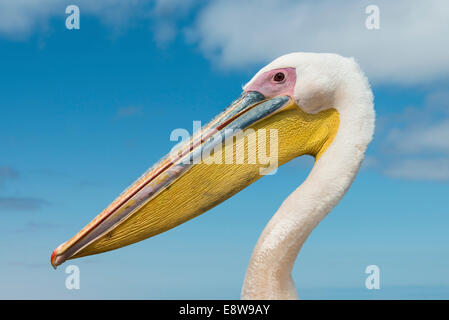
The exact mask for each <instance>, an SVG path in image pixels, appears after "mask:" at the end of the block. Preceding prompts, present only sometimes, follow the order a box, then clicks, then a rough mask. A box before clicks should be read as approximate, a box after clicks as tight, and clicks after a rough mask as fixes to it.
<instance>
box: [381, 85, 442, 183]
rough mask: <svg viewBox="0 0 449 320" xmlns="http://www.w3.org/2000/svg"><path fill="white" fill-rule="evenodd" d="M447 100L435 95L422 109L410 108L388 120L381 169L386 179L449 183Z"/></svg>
mask: <svg viewBox="0 0 449 320" xmlns="http://www.w3.org/2000/svg"><path fill="white" fill-rule="evenodd" d="M448 97H449V92H447V91H438V92H434V93H432V94H430V95H429V96H428V97H427V99H426V102H425V104H424V105H423V106H422V107H421V108H417V107H410V108H408V109H406V110H405V111H404V112H402V113H400V114H397V115H395V116H393V117H391V118H392V119H391V120H392V121H391V123H390V124H389V125H390V126H391V127H390V129H389V132H387V135H386V138H385V140H384V141H383V151H384V154H383V155H384V159H383V166H382V167H383V169H381V170H382V171H383V172H384V173H385V174H386V175H387V176H390V177H393V178H400V179H412V180H449V108H448V107H449V100H447V98H448ZM399 125H401V126H402V128H398V127H397V126H399Z"/></svg>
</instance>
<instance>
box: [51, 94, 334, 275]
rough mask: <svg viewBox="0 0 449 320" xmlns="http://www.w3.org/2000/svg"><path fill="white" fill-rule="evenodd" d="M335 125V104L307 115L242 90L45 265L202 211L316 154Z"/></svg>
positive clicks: (137, 237) (282, 99)
mask: <svg viewBox="0 0 449 320" xmlns="http://www.w3.org/2000/svg"><path fill="white" fill-rule="evenodd" d="M338 124H339V116H338V112H337V111H336V110H335V109H328V110H326V111H322V112H320V113H318V114H308V113H305V112H304V111H302V109H301V108H300V107H299V106H298V105H296V104H295V102H294V100H293V99H292V98H291V97H289V96H278V97H273V98H266V97H264V96H263V95H262V94H261V93H259V92H255V91H251V92H243V93H242V95H241V96H240V97H239V98H238V99H237V100H235V101H234V102H233V103H232V104H231V105H230V106H229V107H228V108H226V109H225V110H224V111H223V112H222V113H221V114H220V115H219V116H218V117H216V118H215V119H214V120H213V121H212V122H210V123H209V124H208V125H206V126H205V127H204V128H203V129H202V130H200V131H199V132H198V133H196V134H195V135H193V137H192V138H191V139H190V141H188V142H186V143H184V144H182V145H180V146H179V147H177V148H176V151H175V152H171V153H169V154H168V155H167V156H166V157H165V158H163V159H162V160H161V161H160V162H159V163H158V164H156V165H155V166H153V167H152V168H150V169H149V170H148V171H147V172H146V173H144V174H143V175H142V176H141V177H140V178H139V179H138V180H137V181H136V182H135V183H133V184H132V185H131V186H130V187H129V188H128V189H126V190H125V191H124V192H123V193H122V194H121V195H120V196H119V197H118V198H117V199H116V200H115V201H113V202H112V203H111V204H110V205H109V206H108V207H107V208H106V209H105V210H104V211H103V212H101V213H100V214H99V215H98V216H97V217H96V218H94V219H93V220H92V221H91V222H90V223H89V224H88V225H86V226H85V227H84V228H83V229H82V230H81V231H80V232H78V234H76V235H75V236H74V237H73V238H71V239H70V240H68V241H67V242H65V243H63V244H61V245H60V246H58V247H57V248H56V249H55V250H54V251H53V253H52V255H51V264H52V265H53V267H55V268H56V266H58V265H60V264H62V263H63V262H64V261H66V260H69V259H74V258H79V257H83V256H87V255H92V254H97V253H101V252H105V251H109V250H113V249H117V248H120V247H123V246H126V245H129V244H132V243H135V242H138V241H141V240H143V239H146V238H149V237H152V236H154V235H157V234H159V233H162V232H164V231H167V230H169V229H171V228H174V227H176V226H178V225H180V224H182V223H184V222H186V221H188V220H190V219H192V218H194V217H196V216H198V215H200V214H202V213H204V212H206V211H208V210H209V209H211V208H213V207H214V206H216V205H218V204H219V203H221V202H223V201H224V200H226V199H228V198H229V197H231V196H233V195H234V194H236V193H238V192H239V191H240V190H242V189H244V188H245V187H247V186H248V185H250V184H251V183H253V182H255V181H256V180H257V179H259V178H260V177H262V176H263V175H265V174H269V173H270V172H271V173H272V172H275V170H276V168H277V166H279V165H282V164H284V163H286V162H288V161H290V160H291V159H293V158H295V157H298V156H300V155H303V154H310V155H313V156H315V157H316V158H319V156H320V155H321V154H322V153H323V152H324V150H326V148H327V147H328V146H329V144H330V143H331V141H332V139H333V137H334V136H335V134H336V132H337V129H338ZM254 142H255V143H254ZM267 159H271V160H272V161H267Z"/></svg>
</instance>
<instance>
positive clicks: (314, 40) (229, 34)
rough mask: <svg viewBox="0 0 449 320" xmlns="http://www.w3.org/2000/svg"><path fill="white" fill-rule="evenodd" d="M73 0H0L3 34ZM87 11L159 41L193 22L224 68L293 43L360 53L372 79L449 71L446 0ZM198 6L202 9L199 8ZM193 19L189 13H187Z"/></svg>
mask: <svg viewBox="0 0 449 320" xmlns="http://www.w3.org/2000/svg"><path fill="white" fill-rule="evenodd" d="M72 2H73V1H70V0H39V1H37V0H14V1H0V34H3V35H7V36H10V37H20V36H23V35H28V34H30V33H32V32H34V30H36V29H40V28H43V27H45V26H46V24H47V23H48V21H49V19H50V18H54V17H65V10H64V9H65V7H66V6H67V5H68V4H72ZM76 4H77V5H78V6H79V7H80V10H81V15H83V14H88V15H94V16H96V17H98V18H99V19H101V20H102V21H103V22H104V23H107V24H109V25H113V26H121V25H123V24H124V23H126V22H128V21H129V20H130V19H140V20H144V21H148V22H149V24H150V25H151V26H152V30H153V32H154V40H155V41H156V42H157V43H158V44H159V45H166V44H168V43H169V42H170V41H172V40H173V39H174V38H175V36H176V35H177V34H178V32H179V30H180V29H184V28H185V27H186V25H185V24H186V23H190V22H187V21H185V20H186V19H185V17H186V16H188V15H189V14H190V13H191V12H192V11H194V16H195V19H194V22H193V23H192V24H191V25H190V26H187V31H186V36H187V40H188V41H193V42H194V43H196V44H197V45H198V47H199V48H200V50H201V51H202V52H203V54H205V55H206V56H208V57H210V58H211V59H212V60H213V61H214V62H215V63H216V64H218V65H220V66H222V67H225V68H240V67H247V66H249V65H254V64H258V65H259V64H262V63H266V62H268V61H269V60H272V59H274V58H276V57H277V56H279V55H282V54H285V53H287V52H292V51H315V52H336V53H340V54H342V55H345V56H354V57H355V58H356V59H357V60H358V61H359V62H360V64H361V65H362V67H363V69H364V70H365V71H366V72H367V74H368V76H369V78H370V80H371V81H374V82H396V83H406V84H409V83H421V82H423V81H431V80H435V79H439V78H441V77H447V75H448V74H449V59H447V57H448V56H449V41H448V40H447V35H448V34H449V23H448V22H447V21H448V20H447V12H449V2H448V1H447V0H429V1H421V0H396V1H389V0H376V1H367V0H362V1H361V0H346V1H333V0H302V1H299V0H245V1H242V0H211V1H206V2H204V1H198V0H133V1H122V0H96V1H92V0H78V1H76ZM371 4H376V5H377V6H379V8H380V30H368V29H366V27H365V20H366V18H367V15H366V13H365V8H366V6H367V5H371ZM197 9H198V10H197ZM187 20H188V19H187Z"/></svg>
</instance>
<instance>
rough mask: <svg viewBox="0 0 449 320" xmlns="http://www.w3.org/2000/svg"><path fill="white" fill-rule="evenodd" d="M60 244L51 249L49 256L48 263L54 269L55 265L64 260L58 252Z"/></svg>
mask: <svg viewBox="0 0 449 320" xmlns="http://www.w3.org/2000/svg"><path fill="white" fill-rule="evenodd" d="M60 247H61V246H59V247H57V248H56V249H55V250H53V252H52V254H51V257H50V263H51V265H52V267H53V268H54V269H55V270H56V267H57V266H59V265H60V264H62V263H63V262H64V261H65V260H64V259H63V258H62V257H61V256H60V255H59V254H58V252H59V248H60Z"/></svg>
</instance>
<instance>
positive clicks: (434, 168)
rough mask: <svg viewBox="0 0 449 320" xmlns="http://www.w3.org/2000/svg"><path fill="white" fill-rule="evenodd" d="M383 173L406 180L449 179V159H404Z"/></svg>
mask: <svg viewBox="0 0 449 320" xmlns="http://www.w3.org/2000/svg"><path fill="white" fill-rule="evenodd" d="M385 174H387V175H388V176H390V177H393V178H399V179H407V180H437V181H438V180H440V181H447V180H449V159H448V158H441V159H405V160H403V161H398V162H396V163H395V164H393V165H392V166H390V167H389V168H388V169H386V170H385Z"/></svg>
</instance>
